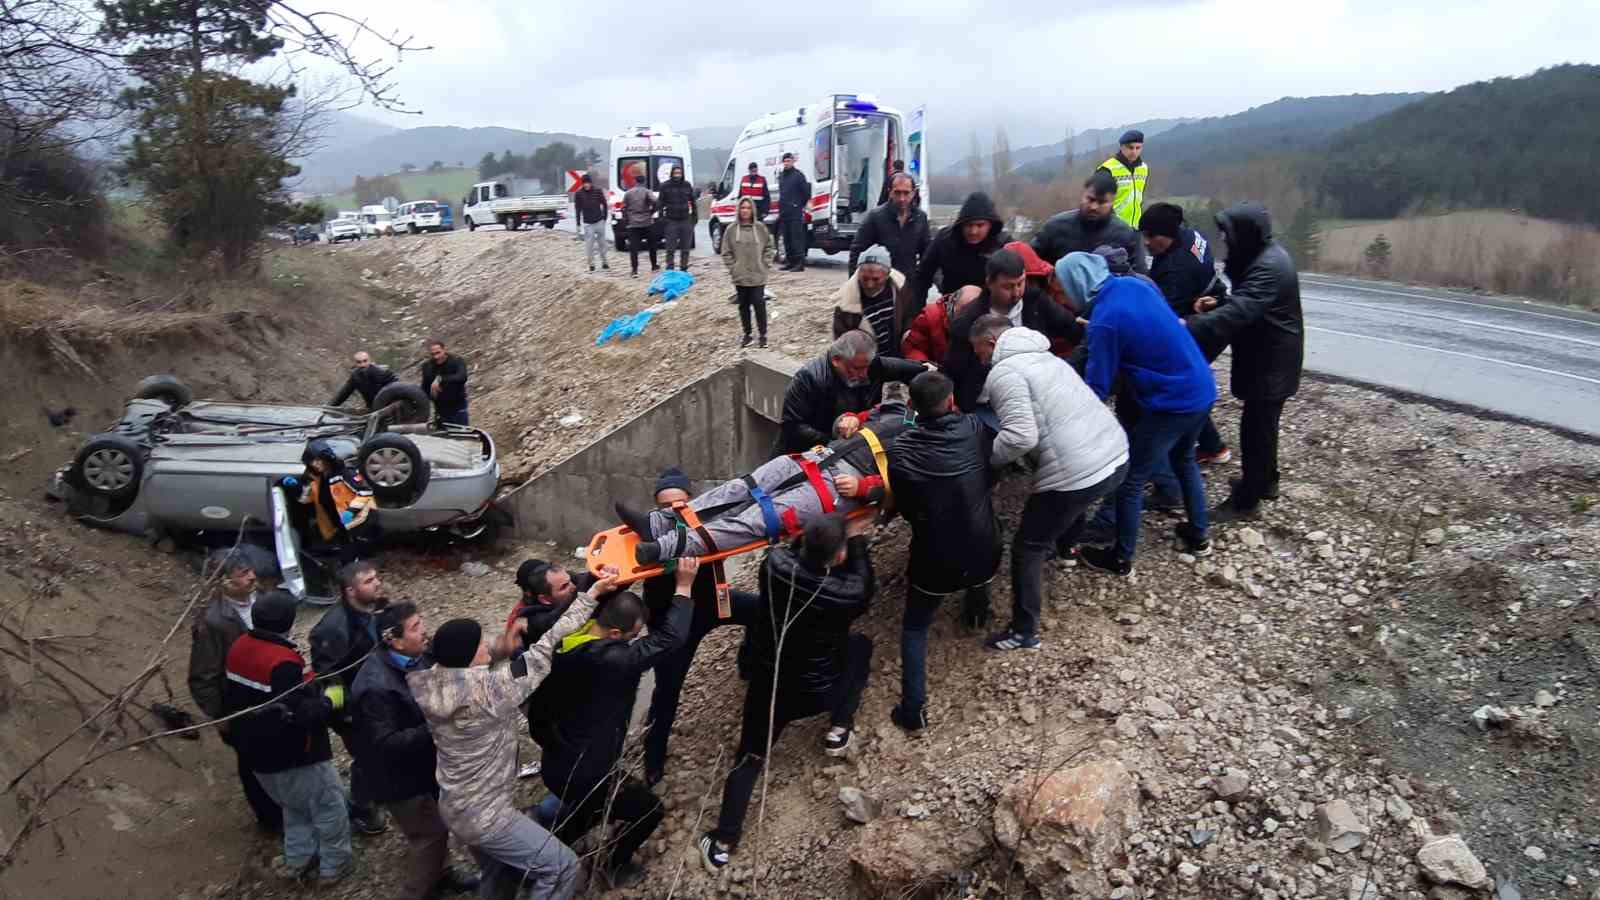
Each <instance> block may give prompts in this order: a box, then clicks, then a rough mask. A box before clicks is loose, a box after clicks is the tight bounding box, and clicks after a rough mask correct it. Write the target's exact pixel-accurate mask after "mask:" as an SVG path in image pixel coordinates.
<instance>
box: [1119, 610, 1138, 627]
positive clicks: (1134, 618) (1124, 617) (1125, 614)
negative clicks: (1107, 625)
mask: <svg viewBox="0 0 1600 900" xmlns="http://www.w3.org/2000/svg"><path fill="white" fill-rule="evenodd" d="M1142 620H1143V616H1140V615H1139V614H1138V613H1136V612H1134V611H1133V610H1131V609H1125V610H1123V611H1121V612H1119V613H1117V624H1118V625H1137V624H1139V622H1140V621H1142Z"/></svg>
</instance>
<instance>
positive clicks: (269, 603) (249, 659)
mask: <svg viewBox="0 0 1600 900" xmlns="http://www.w3.org/2000/svg"><path fill="white" fill-rule="evenodd" d="M294 611H295V599H294V598H293V597H291V596H289V594H288V593H286V592H284V591H273V592H272V593H270V594H267V595H266V596H264V597H262V598H261V599H260V600H259V601H257V602H256V604H255V607H254V609H252V611H251V624H250V631H249V632H248V633H246V634H245V635H243V636H242V637H240V638H239V639H238V640H236V641H234V642H233V646H232V647H230V648H228V661H227V668H226V672H227V682H226V685H225V686H224V688H223V708H224V711H225V712H227V713H228V714H229V715H233V714H236V713H241V712H244V711H245V710H255V711H254V712H251V713H249V714H248V715H243V716H240V717H239V718H237V719H235V720H234V721H233V722H232V729H231V731H232V734H233V739H234V743H235V746H236V747H238V748H239V755H240V757H241V758H242V759H243V760H244V762H245V763H246V764H247V765H248V766H249V767H250V771H252V772H254V773H255V776H256V779H257V780H258V781H259V782H260V783H261V787H262V788H264V789H265V790H266V792H267V794H268V795H270V796H271V797H272V799H273V800H274V801H275V802H276V803H277V804H278V806H279V807H280V808H282V810H283V859H282V860H281V861H279V862H277V863H275V864H274V868H275V869H276V871H277V874H279V875H280V876H283V877H285V878H293V879H296V880H300V879H305V878H309V877H310V876H311V869H312V867H313V866H317V867H318V872H317V880H318V882H319V883H320V884H322V885H330V884H336V883H338V882H340V881H343V880H344V879H345V878H346V877H348V876H349V874H350V873H351V871H352V870H354V868H355V864H354V861H353V859H352V856H351V852H350V819H349V817H348V813H347V811H346V809H345V800H344V786H343V785H341V784H340V783H339V772H338V770H336V769H334V767H333V749H332V747H331V746H330V745H329V743H328V722H329V720H330V719H331V718H332V717H333V716H334V715H335V714H336V713H337V711H338V710H339V708H340V707H342V706H343V704H344V694H343V691H342V690H339V691H334V692H330V693H329V695H328V696H324V693H323V690H322V689H321V688H320V687H319V686H318V685H315V684H307V682H310V681H311V673H310V672H308V671H306V660H305V657H303V656H301V655H300V652H299V651H298V650H297V649H295V645H294V642H293V641H291V640H289V630H290V629H291V628H293V627H294ZM335 687H338V685H337V683H335ZM257 707H261V708H260V709H256V708H257Z"/></svg>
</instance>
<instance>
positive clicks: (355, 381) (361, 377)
mask: <svg viewBox="0 0 1600 900" xmlns="http://www.w3.org/2000/svg"><path fill="white" fill-rule="evenodd" d="M351 361H352V362H354V363H355V365H354V366H352V367H351V368H350V377H349V378H347V379H345V382H344V387H342V388H340V389H339V393H337V394H334V395H333V399H332V400H331V401H329V403H328V405H329V406H338V405H340V404H341V403H343V402H344V401H346V400H348V399H350V395H351V394H360V395H361V399H362V401H364V402H365V403H366V404H367V409H368V410H371V409H372V401H373V400H374V399H376V398H377V396H378V392H379V391H381V390H383V389H384V387H385V386H386V385H390V384H394V382H395V380H396V377H395V374H394V373H393V372H391V371H389V367H388V366H380V365H378V364H377V363H374V362H373V361H372V356H371V354H369V353H367V351H365V350H357V351H356V355H355V356H354V357H353V358H352V360H351Z"/></svg>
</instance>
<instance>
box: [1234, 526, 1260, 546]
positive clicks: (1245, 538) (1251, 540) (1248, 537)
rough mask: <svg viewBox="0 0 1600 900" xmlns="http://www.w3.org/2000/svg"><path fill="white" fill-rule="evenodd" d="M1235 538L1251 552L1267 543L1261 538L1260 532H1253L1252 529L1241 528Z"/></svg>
mask: <svg viewBox="0 0 1600 900" xmlns="http://www.w3.org/2000/svg"><path fill="white" fill-rule="evenodd" d="M1235 537H1237V538H1238V539H1239V543H1241V544H1243V545H1245V546H1246V547H1248V548H1250V549H1251V550H1254V549H1255V548H1257V547H1264V546H1266V543H1267V539H1266V538H1264V537H1262V536H1261V532H1259V531H1257V530H1255V529H1254V528H1248V527H1246V528H1241V529H1239V531H1238V532H1237V534H1236V535H1235Z"/></svg>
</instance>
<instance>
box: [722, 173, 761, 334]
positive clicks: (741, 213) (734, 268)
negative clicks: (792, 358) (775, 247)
mask: <svg viewBox="0 0 1600 900" xmlns="http://www.w3.org/2000/svg"><path fill="white" fill-rule="evenodd" d="M751 165H755V164H754V163H751ZM772 257H773V252H772V233H771V232H769V231H767V226H765V225H763V224H761V217H760V216H759V215H757V212H756V201H754V200H752V199H751V198H749V197H740V198H739V207H738V212H737V213H736V214H735V217H734V223H733V224H732V225H729V226H728V230H727V231H726V232H724V233H723V235H722V262H723V264H724V265H726V266H727V267H728V277H729V278H730V279H731V280H732V281H733V290H734V294H735V299H737V300H738V303H739V324H740V325H742V326H744V338H743V339H742V340H741V341H740V342H739V346H740V347H748V346H750V315H751V313H752V312H753V313H754V314H755V320H756V327H757V328H758V329H760V332H761V348H762V349H763V350H764V349H766V346H767V279H768V278H770V277H771V275H772V262H773V259H772Z"/></svg>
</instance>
